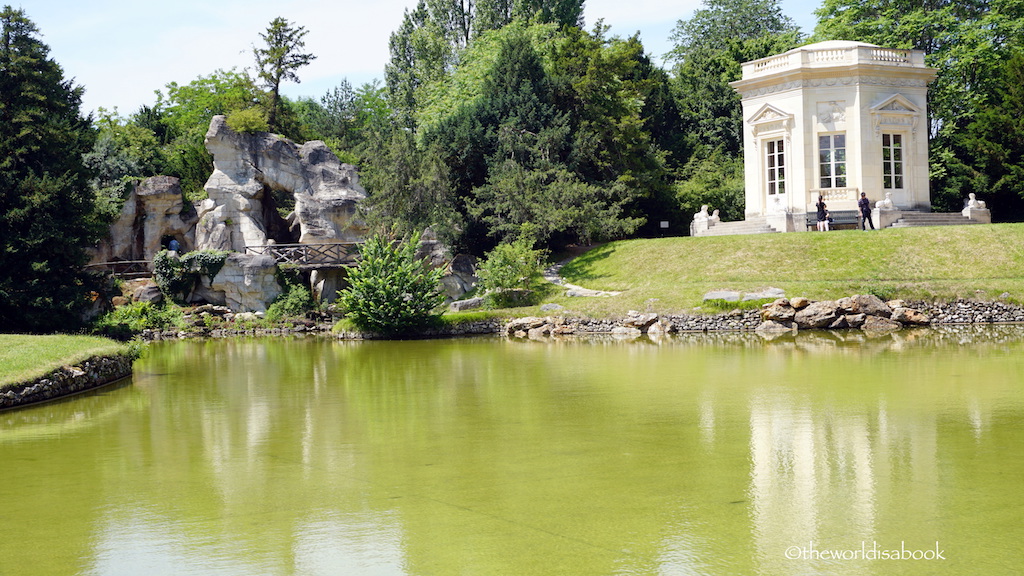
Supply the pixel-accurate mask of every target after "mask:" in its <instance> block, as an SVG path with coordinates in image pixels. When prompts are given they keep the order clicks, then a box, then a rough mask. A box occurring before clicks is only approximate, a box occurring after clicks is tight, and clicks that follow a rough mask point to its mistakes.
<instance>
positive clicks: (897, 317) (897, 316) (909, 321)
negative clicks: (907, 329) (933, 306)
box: [891, 306, 931, 326]
mask: <svg viewBox="0 0 1024 576" xmlns="http://www.w3.org/2000/svg"><path fill="white" fill-rule="evenodd" d="M891 318H892V320H894V321H896V322H899V323H901V324H904V325H911V326H927V325H928V324H930V323H931V318H930V317H929V316H928V315H927V314H925V313H924V312H921V311H920V310H915V309H913V308H907V307H902V306H901V307H899V308H896V309H894V310H893V311H892V316H891Z"/></svg>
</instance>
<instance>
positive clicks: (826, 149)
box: [818, 134, 846, 188]
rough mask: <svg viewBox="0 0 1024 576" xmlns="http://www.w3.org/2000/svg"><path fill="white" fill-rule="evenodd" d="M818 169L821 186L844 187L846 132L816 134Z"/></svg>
mask: <svg viewBox="0 0 1024 576" xmlns="http://www.w3.org/2000/svg"><path fill="white" fill-rule="evenodd" d="M818 171H819V177H820V178H821V187H822V188H845V187H846V134H829V135H827V136H818Z"/></svg>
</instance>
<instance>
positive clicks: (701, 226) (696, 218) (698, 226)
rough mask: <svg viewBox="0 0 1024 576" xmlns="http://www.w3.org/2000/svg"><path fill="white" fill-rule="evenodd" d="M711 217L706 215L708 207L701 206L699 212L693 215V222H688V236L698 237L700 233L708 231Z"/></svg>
mask: <svg viewBox="0 0 1024 576" xmlns="http://www.w3.org/2000/svg"><path fill="white" fill-rule="evenodd" d="M710 220H711V215H710V214H708V205H707V204H703V205H701V207H700V210H699V211H697V213H696V214H694V215H693V220H691V221H690V236H699V235H700V233H701V232H704V231H706V230H707V229H708V224H709V223H710Z"/></svg>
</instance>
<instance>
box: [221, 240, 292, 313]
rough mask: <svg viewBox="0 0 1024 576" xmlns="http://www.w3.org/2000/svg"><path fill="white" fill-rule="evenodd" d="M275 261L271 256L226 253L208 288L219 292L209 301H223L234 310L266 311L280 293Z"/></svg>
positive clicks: (222, 302)
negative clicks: (225, 258) (222, 264)
mask: <svg viewBox="0 0 1024 576" xmlns="http://www.w3.org/2000/svg"><path fill="white" fill-rule="evenodd" d="M276 272H277V262H276V261H274V259H273V258H272V257H270V256H263V255H252V254H239V253H232V254H229V255H228V257H227V260H225V262H224V267H223V268H221V269H220V271H219V272H218V273H217V275H216V276H214V277H213V279H212V280H211V281H210V287H209V289H210V290H211V291H213V292H214V293H216V292H220V293H222V294H223V298H220V297H217V296H216V295H214V296H213V297H211V298H209V299H208V300H209V301H210V302H211V303H213V304H224V305H226V306H228V307H229V308H231V310H233V311H235V312H265V311H266V310H267V307H268V306H270V303H271V302H273V301H274V299H275V298H277V297H278V296H279V295H280V294H281V286H280V285H279V284H278V283H277V278H276V275H275V273H276Z"/></svg>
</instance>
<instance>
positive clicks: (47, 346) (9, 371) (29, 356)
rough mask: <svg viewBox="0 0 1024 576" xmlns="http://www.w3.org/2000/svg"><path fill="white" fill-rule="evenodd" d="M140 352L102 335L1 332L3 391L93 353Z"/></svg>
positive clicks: (1, 386) (1, 380) (77, 361)
mask: <svg viewBox="0 0 1024 576" xmlns="http://www.w3.org/2000/svg"><path fill="white" fill-rule="evenodd" d="M116 355H137V354H135V353H134V352H133V351H132V345H131V344H127V343H124V342H118V341H116V340H111V339H109V338H104V337H101V336H84V335H69V334H50V335H29V334H0V391H4V390H5V389H7V388H10V387H12V386H14V385H16V384H20V383H23V382H29V381H32V380H35V379H36V378H41V377H43V376H45V375H47V374H49V373H50V372H52V371H54V370H56V369H58V368H60V367H62V366H73V365H75V364H78V363H80V362H83V361H85V360H88V359H89V358H92V357H93V356H116Z"/></svg>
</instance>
